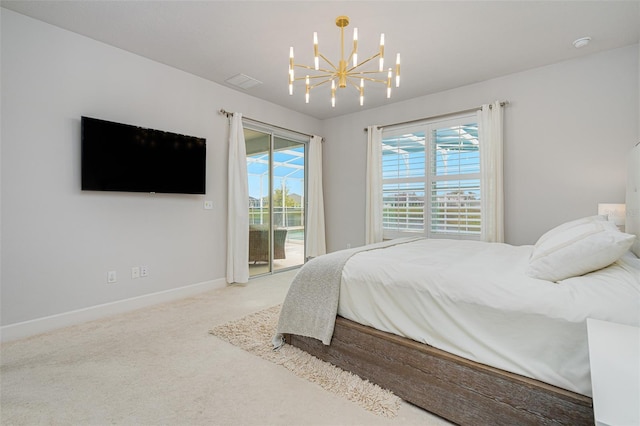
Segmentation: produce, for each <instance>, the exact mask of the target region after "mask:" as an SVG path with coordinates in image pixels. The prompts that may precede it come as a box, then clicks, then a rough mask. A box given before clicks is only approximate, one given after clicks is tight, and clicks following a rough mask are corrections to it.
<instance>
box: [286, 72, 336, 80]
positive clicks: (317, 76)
mask: <svg viewBox="0 0 640 426" xmlns="http://www.w3.org/2000/svg"><path fill="white" fill-rule="evenodd" d="M308 77H309V80H313V79H318V78H326V79H328V80H329V81H331V80H332V79H334V78H335V77H336V76H335V74H331V73H328V74H316V75H309V76H308ZM306 79H307V76H306V75H305V76H303V77H296V78H294V79H293V81H305V80H306Z"/></svg>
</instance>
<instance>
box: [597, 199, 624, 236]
mask: <svg viewBox="0 0 640 426" xmlns="http://www.w3.org/2000/svg"><path fill="white" fill-rule="evenodd" d="M598 214H599V215H602V216H607V220H608V221H609V222H613V223H614V224H615V225H616V226H617V227H618V228H620V229H621V230H623V231H624V225H625V218H626V208H625V205H624V204H611V203H599V204H598Z"/></svg>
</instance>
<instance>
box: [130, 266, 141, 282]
mask: <svg viewBox="0 0 640 426" xmlns="http://www.w3.org/2000/svg"><path fill="white" fill-rule="evenodd" d="M131 278H133V279H134V280H135V279H136V278H140V267H139V266H134V267H133V268H131Z"/></svg>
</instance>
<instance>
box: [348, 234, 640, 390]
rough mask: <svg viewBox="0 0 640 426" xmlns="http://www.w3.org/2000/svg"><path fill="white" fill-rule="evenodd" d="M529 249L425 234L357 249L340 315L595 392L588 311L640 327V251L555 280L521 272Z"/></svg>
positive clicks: (349, 269)
mask: <svg viewBox="0 0 640 426" xmlns="http://www.w3.org/2000/svg"><path fill="white" fill-rule="evenodd" d="M532 248H533V246H511V245H507V244H498V243H483V242H478V241H458V240H437V239H423V240H419V241H416V242H411V243H406V244H399V245H395V246H393V247H389V248H386V249H382V250H371V251H365V252H362V253H358V254H356V255H354V256H353V257H351V258H350V259H349V261H348V262H347V263H346V265H345V267H344V269H343V272H342V283H341V287H340V300H339V305H338V314H339V315H340V316H342V317H344V318H347V319H350V320H353V321H356V322H358V323H361V324H364V325H368V326H371V327H374V328H376V329H379V330H383V331H387V332H390V333H394V334H397V335H401V336H405V337H409V338H411V339H413V340H416V341H419V342H423V343H426V344H429V345H432V346H434V347H436V348H439V349H442V350H445V351H447V352H450V353H453V354H456V355H459V356H462V357H464V358H467V359H471V360H474V361H477V362H480V363H483V364H487V365H490V366H493V367H497V368H500V369H503V370H506V371H510V372H513V373H517V374H521V375H523V376H527V377H532V378H535V379H538V380H541V381H543V382H546V383H550V384H553V385H556V386H558V387H561V388H564V389H568V390H571V391H574V392H578V393H581V394H584V395H588V396H590V395H591V380H590V373H589V358H588V347H587V329H586V318H588V317H590V318H597V319H602V320H608V321H614V322H618V323H622V324H629V325H635V326H640V259H638V258H637V257H636V256H635V255H633V254H632V253H631V252H629V253H627V254H626V255H625V256H623V258H622V259H620V260H618V261H617V262H616V263H614V264H613V265H611V266H609V267H607V268H605V269H602V270H599V271H596V272H592V273H590V274H587V275H584V276H581V277H575V278H570V279H566V280H564V281H561V282H559V283H553V282H549V281H544V280H538V279H535V278H530V277H528V276H526V275H525V273H524V271H525V270H526V267H527V264H528V260H529V256H530V253H531V251H532ZM450 259H455V261H454V262H451V261H450Z"/></svg>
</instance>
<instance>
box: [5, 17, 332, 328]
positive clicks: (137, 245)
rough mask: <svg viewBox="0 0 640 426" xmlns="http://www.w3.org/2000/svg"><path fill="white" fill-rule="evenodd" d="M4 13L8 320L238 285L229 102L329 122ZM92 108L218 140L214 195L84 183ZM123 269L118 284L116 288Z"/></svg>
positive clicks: (313, 124) (279, 121)
mask: <svg viewBox="0 0 640 426" xmlns="http://www.w3.org/2000/svg"><path fill="white" fill-rule="evenodd" d="M0 10H1V11H2V12H1V13H2V26H1V31H2V33H1V35H2V39H1V43H2V45H1V48H2V64H1V65H2V105H1V106H2V156H1V160H2V180H1V184H2V204H1V206H2V230H1V232H2V234H1V235H2V249H1V255H2V275H1V279H2V281H1V285H2V287H1V290H2V293H1V298H2V304H1V310H2V312H1V322H0V323H1V324H2V325H3V326H7V325H10V324H16V323H21V322H24V321H28V320H33V319H37V318H43V317H48V316H52V315H56V314H61V313H65V312H69V311H74V310H81V309H84V308H88V307H92V306H96V305H101V304H109V303H110V302H117V301H122V300H127V299H130V298H135V297H137V296H143V295H149V294H154V293H157V292H170V291H172V290H175V289H178V288H182V287H184V286H193V285H197V284H208V285H224V279H223V277H224V276H225V262H226V260H225V247H226V196H227V191H226V184H227V178H226V173H227V166H226V162H227V149H226V144H227V137H228V136H227V135H228V132H227V128H228V127H227V126H228V125H227V120H226V118H224V117H223V116H221V115H220V114H218V112H217V111H218V110H219V109H220V108H225V109H227V110H229V111H241V112H243V113H244V114H245V115H246V116H249V117H252V118H255V119H258V120H261V121H265V122H270V123H273V124H275V125H280V126H283V127H287V128H290V129H294V130H298V131H302V132H305V133H316V134H317V133H319V131H320V128H321V122H320V121H318V120H316V119H313V118H310V117H308V116H304V115H301V114H299V113H297V112H294V111H290V110H286V109H284V108H281V107H278V106H275V105H273V104H270V103H267V102H264V101H260V100H258V99H256V98H253V97H251V96H248V95H245V94H242V93H239V92H236V91H233V90H230V89H228V88H226V87H223V86H220V85H217V84H214V83H211V82H209V81H206V80H204V79H201V78H199V77H195V76H193V75H191V74H187V73H185V72H182V71H179V70H176V69H174V68H171V67H168V66H165V65H162V64H159V63H157V62H153V61H150V60H147V59H145V58H142V57H140V56H136V55H133V54H131V53H128V52H126V51H123V50H120V49H117V48H114V47H111V46H108V45H105V44H102V43H99V42H96V41H94V40H91V39H88V38H85V37H82V36H79V35H77V34H74V33H71V32H68V31H65V30H61V29H59V28H57V27H54V26H51V25H48V24H45V23H42V22H40V21H37V20H33V19H30V18H27V17H25V16H23V15H20V14H17V13H14V12H11V11H8V10H6V9H0ZM82 115H88V116H93V117H98V118H104V119H107V120H112V121H118V122H124V123H129V124H134V125H139V126H143V127H150V128H156V129H161V130H166V131H173V132H178V133H183V134H188V135H194V136H200V137H205V138H206V139H207V182H206V184H207V194H206V195H205V196H195V195H166V194H157V195H149V194H132V193H109V192H83V191H81V190H80V117H81V116H82ZM116 166H117V165H114V167H116ZM205 199H206V200H212V201H213V205H214V209H213V210H204V209H203V202H204V200H205ZM137 265H146V266H148V268H149V276H148V277H147V278H141V279H136V280H132V279H131V272H130V271H131V267H132V266H137ZM109 270H116V271H117V273H118V282H117V283H115V284H107V281H106V273H107V271H109Z"/></svg>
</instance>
